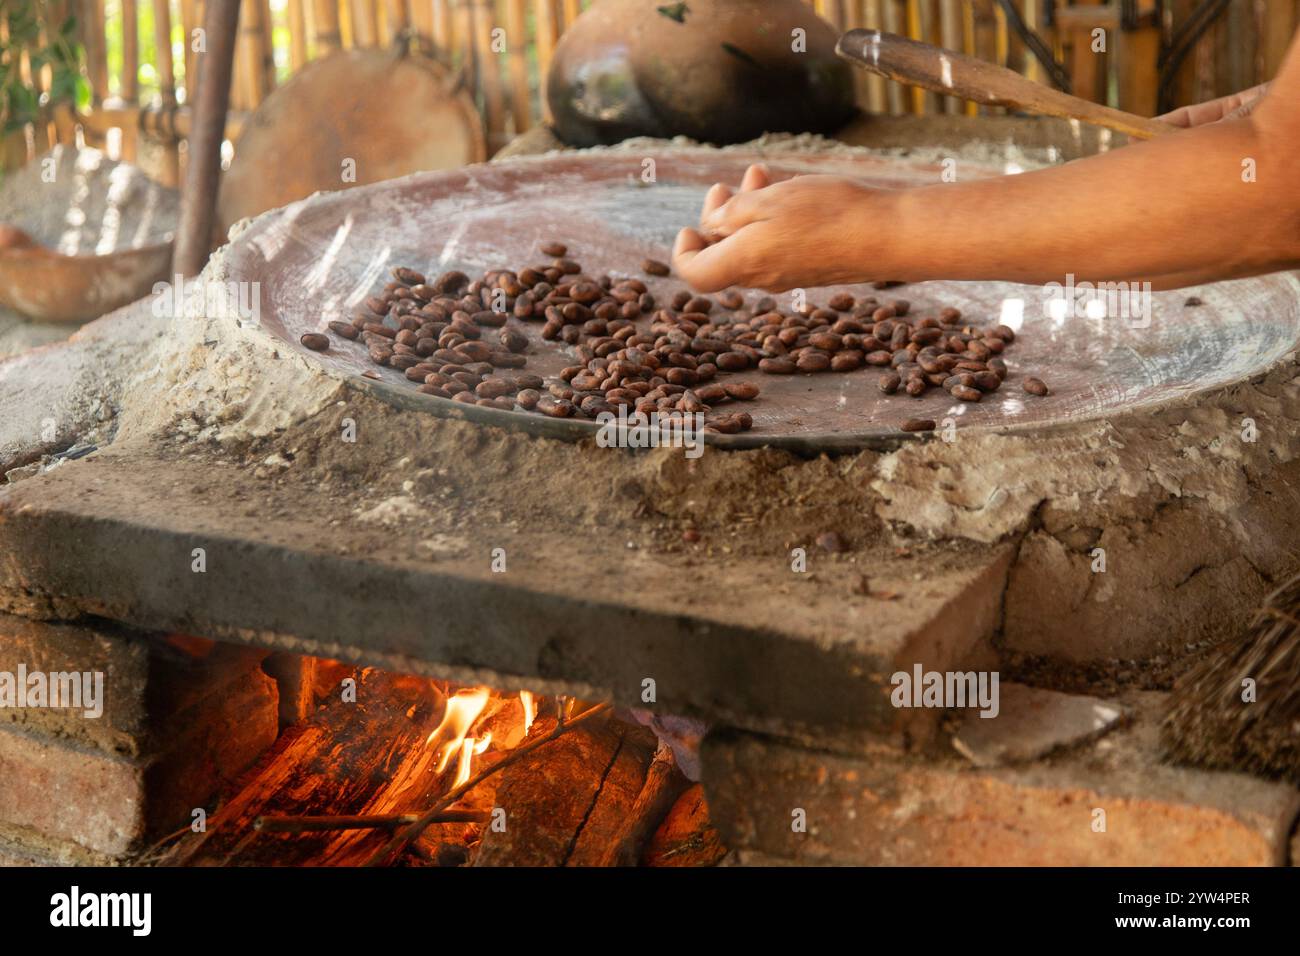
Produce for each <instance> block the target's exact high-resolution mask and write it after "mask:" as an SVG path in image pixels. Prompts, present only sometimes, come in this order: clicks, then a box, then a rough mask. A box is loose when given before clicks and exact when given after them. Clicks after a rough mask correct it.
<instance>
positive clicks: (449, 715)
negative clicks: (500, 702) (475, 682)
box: [425, 687, 537, 787]
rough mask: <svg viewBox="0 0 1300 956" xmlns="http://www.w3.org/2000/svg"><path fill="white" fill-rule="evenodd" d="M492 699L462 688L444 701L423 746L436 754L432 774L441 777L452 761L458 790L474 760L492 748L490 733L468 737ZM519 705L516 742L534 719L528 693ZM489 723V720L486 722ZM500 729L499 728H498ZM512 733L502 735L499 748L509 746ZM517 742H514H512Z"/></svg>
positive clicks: (481, 689) (533, 701) (480, 690)
mask: <svg viewBox="0 0 1300 956" xmlns="http://www.w3.org/2000/svg"><path fill="white" fill-rule="evenodd" d="M491 699H492V691H490V690H489V689H488V688H486V687H472V688H464V689H462V690H459V691H457V692H456V693H455V694H453V695H452V696H451V697H448V698H447V708H446V710H444V711H443V714H442V720H441V721H439V723H438V726H437V727H435V728H434V730H433V733H431V734H429V737H428V739H427V740H426V741H425V744H426V746H430V747H434V748H436V750H437V756H438V763H437V766H436V768H435V769H436V772H437V773H442V772H443V771H444V770H445V769H446V768H447V766H448V765H449V764H450V763H451V762H452V761H453V760H455V761H456V777H455V780H454V781H453V782H452V787H459V786H460V785H461V784H463V783H464V782H465V781H467V780H468V779H469V778H470V774H471V773H472V771H473V762H474V757H476V756H478V755H479V754H483V753H486V752H487V749H488V748H489V747H490V746H492V731H490V730H489V731H486V732H484V733H482V734H481V735H479V736H472V735H471V734H470V731H471V730H472V729H473V727H474V723H475V721H477V720H478V719H479V718H480V717H481V716H483V713H484V710H485V709H486V708H487V706H488V703H489V702H490V701H491ZM519 701H520V703H521V704H522V705H523V716H524V724H523V732H522V733H521V734H519V735H518V736H519V738H520V739H522V737H524V736H527V734H528V728H529V727H531V726H532V724H533V721H534V720H535V719H536V717H537V701H536V698H535V697H534V696H533V694H532V693H531V692H530V691H526V690H524V691H520V692H519ZM489 722H490V718H489ZM498 729H500V728H498ZM515 736H516V732H511V733H508V734H506V735H505V737H504V742H503V745H504V746H506V747H510V746H513V744H512V743H511V741H512V740H515ZM516 742H517V741H516Z"/></svg>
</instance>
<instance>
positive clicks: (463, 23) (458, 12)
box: [448, 0, 478, 90]
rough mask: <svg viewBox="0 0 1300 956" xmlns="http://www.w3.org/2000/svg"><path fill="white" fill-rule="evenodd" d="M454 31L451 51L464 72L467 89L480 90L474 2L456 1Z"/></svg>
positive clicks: (453, 21)
mask: <svg viewBox="0 0 1300 956" xmlns="http://www.w3.org/2000/svg"><path fill="white" fill-rule="evenodd" d="M452 30H453V34H452V36H451V38H450V39H449V41H448V42H449V44H450V50H451V51H453V52H454V53H455V54H456V56H457V60H456V62H457V63H459V64H460V66H461V68H462V69H463V70H464V76H465V87H466V89H469V90H477V89H478V63H477V62H475V58H474V6H473V0H455V6H454V7H453V8H452Z"/></svg>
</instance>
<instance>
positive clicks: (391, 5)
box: [380, 0, 411, 45]
mask: <svg viewBox="0 0 1300 956" xmlns="http://www.w3.org/2000/svg"><path fill="white" fill-rule="evenodd" d="M382 9H383V13H384V24H383V28H384V32H383V33H381V34H380V40H381V42H382V43H383V44H384V45H387V44H388V43H389V42H391V41H392V39H393V37H395V36H397V34H398V33H399V32H401V31H402V30H406V29H408V28H409V27H410V26H411V15H410V13H409V12H408V11H407V9H406V0H384V6H383V8H382Z"/></svg>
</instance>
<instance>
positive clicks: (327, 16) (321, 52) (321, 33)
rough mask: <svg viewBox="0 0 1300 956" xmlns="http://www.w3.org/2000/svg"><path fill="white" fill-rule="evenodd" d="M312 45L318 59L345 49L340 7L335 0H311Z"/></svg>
mask: <svg viewBox="0 0 1300 956" xmlns="http://www.w3.org/2000/svg"><path fill="white" fill-rule="evenodd" d="M311 13H312V43H313V45H314V46H315V48H316V49H315V56H316V57H317V58H320V57H323V56H327V55H329V54H330V53H333V52H334V51H335V50H340V49H342V47H343V33H342V27H341V24H340V23H339V5H338V3H336V2H335V0H311Z"/></svg>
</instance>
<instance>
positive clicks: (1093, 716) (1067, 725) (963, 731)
mask: <svg viewBox="0 0 1300 956" xmlns="http://www.w3.org/2000/svg"><path fill="white" fill-rule="evenodd" d="M998 690H999V693H998V697H999V704H998V712H997V715H996V716H992V717H983V716H980V714H979V713H978V712H974V711H968V712H967V714H966V716H965V717H964V718H963V720H962V723H961V727H959V728H958V730H957V733H956V734H955V735H954V736H953V741H952V743H953V747H954V748H956V750H957V752H958V753H960V754H961V755H962V756H964V757H965V758H966V759H968V760H969V761H970V762H971V763H973V764H974V765H975V766H977V767H996V766H999V765H1002V764H1009V763H1020V762H1024V761H1028V760H1034V759H1036V758H1038V757H1045V756H1047V755H1048V754H1050V753H1052V752H1054V751H1057V750H1061V749H1063V748H1066V747H1071V746H1075V745H1077V744H1080V743H1083V742H1084V741H1087V740H1092V739H1094V738H1096V737H1100V736H1101V735H1102V734H1104V733H1106V732H1107V731H1108V730H1110V729H1112V728H1113V727H1115V726H1116V725H1117V724H1118V723H1119V722H1120V721H1121V720H1122V719H1123V717H1124V709H1123V708H1122V707H1121V706H1120V705H1119V704H1117V703H1114V702H1113V701H1107V700H1102V699H1101V698H1099V697H1091V696H1089V695H1087V694H1063V693H1061V692H1060V691H1055V690H1047V689H1045V688H1041V687H1029V686H1027V685H1025V684H1017V683H1015V682H1011V681H1008V682H1003V683H1000V684H999V687H998Z"/></svg>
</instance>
